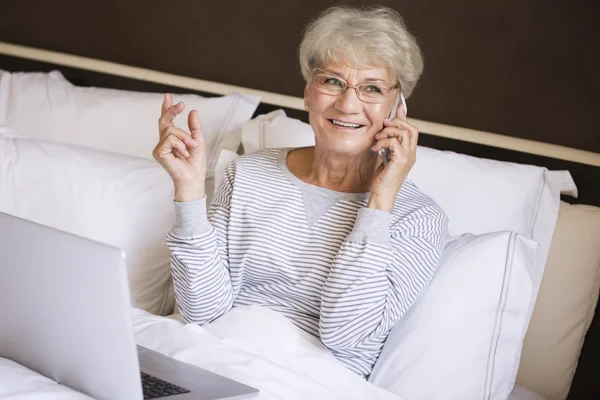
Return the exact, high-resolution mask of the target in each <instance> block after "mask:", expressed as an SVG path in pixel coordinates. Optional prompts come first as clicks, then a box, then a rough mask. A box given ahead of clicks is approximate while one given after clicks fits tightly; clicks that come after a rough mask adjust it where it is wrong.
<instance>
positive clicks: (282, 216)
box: [167, 149, 448, 376]
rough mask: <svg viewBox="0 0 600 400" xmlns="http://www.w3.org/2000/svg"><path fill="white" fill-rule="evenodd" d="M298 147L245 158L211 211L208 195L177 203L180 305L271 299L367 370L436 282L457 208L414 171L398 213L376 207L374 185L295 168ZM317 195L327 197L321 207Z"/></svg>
mask: <svg viewBox="0 0 600 400" xmlns="http://www.w3.org/2000/svg"><path fill="white" fill-rule="evenodd" d="M288 153H289V149H269V150H263V151H260V152H257V153H252V154H247V155H244V156H242V157H240V158H238V159H237V160H235V161H234V162H233V163H231V164H230V165H229V166H228V168H227V169H226V171H225V174H224V176H223V180H222V182H221V184H220V186H219V188H218V190H217V191H216V193H215V196H214V198H213V202H212V205H211V207H210V209H209V210H208V213H207V211H206V205H205V200H199V201H192V202H183V203H177V202H176V203H175V207H176V224H175V226H174V228H173V229H172V231H171V232H170V233H169V234H168V236H167V244H168V246H169V248H170V250H171V261H172V263H171V265H172V275H173V281H174V289H175V295H176V298H177V304H178V306H179V308H180V310H181V314H182V318H183V319H184V320H185V321H186V322H188V323H197V324H205V323H208V322H211V321H213V320H215V319H216V318H218V317H220V316H221V315H223V314H224V313H225V312H227V311H228V310H229V309H231V308H232V307H236V306H240V305H261V306H265V307H269V308H270V309H273V310H275V311H278V312H280V313H282V314H283V315H285V316H286V317H288V318H289V319H290V320H291V321H292V322H293V323H294V324H295V325H297V326H298V327H300V328H301V329H304V330H306V331H308V332H309V333H311V334H313V335H315V336H317V337H319V338H320V339H321V341H322V342H323V343H324V344H325V345H326V346H327V347H328V348H329V349H330V350H331V352H332V353H333V355H334V356H335V357H336V358H337V359H338V360H340V361H341V362H342V363H343V364H345V365H346V366H347V367H348V368H350V369H351V370H353V371H355V372H356V373H358V374H360V375H362V376H367V375H369V373H370V372H371V369H372V368H373V365H374V364H375V361H376V360H377V357H378V356H379V353H380V352H381V349H382V347H383V344H384V342H385V339H386V337H387V335H388V333H389V331H390V329H391V328H392V327H393V325H394V324H395V323H396V322H397V321H398V320H399V319H400V318H401V317H402V315H403V314H404V313H405V312H406V311H407V310H408V309H409V307H410V306H411V305H412V304H413V303H414V302H415V300H416V299H417V298H418V296H419V294H420V293H421V292H422V291H423V289H424V288H425V287H426V286H427V285H428V283H429V282H430V281H431V279H432V277H433V275H434V273H435V269H436V265H437V262H438V260H439V257H440V253H441V251H442V249H443V247H444V245H445V242H446V235H447V225H448V220H447V217H446V215H445V214H444V213H443V211H442V210H441V209H440V208H439V207H438V206H437V205H436V204H435V203H434V202H433V201H432V200H431V199H430V198H429V197H427V196H426V195H424V194H423V193H421V192H420V191H419V189H418V188H417V187H416V186H415V185H414V184H413V183H411V182H410V181H408V180H406V181H405V182H404V184H403V186H402V189H401V190H400V192H399V194H398V197H397V200H396V203H395V206H394V210H393V213H392V214H390V213H388V212H385V211H380V210H375V209H369V208H366V204H367V200H368V198H369V193H358V194H353V193H340V192H336V191H332V190H328V189H324V188H321V187H317V186H314V185H310V184H308V183H305V182H303V181H301V180H300V179H298V178H297V177H295V176H294V175H293V174H292V173H291V172H290V171H289V170H288V168H287V166H286V159H287V154H288ZM318 204H320V205H326V206H324V207H321V208H322V210H320V211H319V212H317V213H316V214H315V210H314V207H313V205H318Z"/></svg>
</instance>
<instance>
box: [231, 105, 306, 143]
mask: <svg viewBox="0 0 600 400" xmlns="http://www.w3.org/2000/svg"><path fill="white" fill-rule="evenodd" d="M242 145H243V147H244V152H245V153H252V152H254V151H257V150H260V149H269V148H280V147H291V148H295V147H306V146H314V145H315V134H314V133H313V130H312V128H311V127H310V125H309V124H306V123H304V122H302V121H300V120H298V119H294V118H288V117H287V116H286V115H285V111H283V110H275V111H272V112H270V113H269V114H264V115H259V116H258V117H256V118H254V119H252V120H251V121H248V122H246V123H245V124H244V126H243V128H242Z"/></svg>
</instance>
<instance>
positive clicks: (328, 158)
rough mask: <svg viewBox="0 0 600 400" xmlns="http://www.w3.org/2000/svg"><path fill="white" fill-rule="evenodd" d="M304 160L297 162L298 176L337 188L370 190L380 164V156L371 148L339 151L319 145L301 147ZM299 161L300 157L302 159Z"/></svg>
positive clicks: (346, 191)
mask: <svg viewBox="0 0 600 400" xmlns="http://www.w3.org/2000/svg"><path fill="white" fill-rule="evenodd" d="M300 151H303V154H299V156H301V157H299V159H302V161H301V162H298V163H296V165H297V168H296V172H297V173H296V176H298V178H300V179H302V180H303V181H305V182H307V183H310V184H313V185H316V186H319V187H323V188H326V189H330V190H335V191H337V192H345V193H364V192H368V191H370V188H371V181H372V179H373V177H374V176H375V171H376V168H377V156H376V154H373V153H371V152H369V151H367V152H361V154H354V155H352V154H350V155H349V154H340V153H335V152H331V151H330V150H321V149H320V148H319V147H309V148H306V149H302V150H300ZM299 161H300V160H299Z"/></svg>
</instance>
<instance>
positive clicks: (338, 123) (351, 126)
mask: <svg viewBox="0 0 600 400" xmlns="http://www.w3.org/2000/svg"><path fill="white" fill-rule="evenodd" d="M331 122H333V123H334V124H335V125H339V126H344V127H346V128H358V127H359V126H362V125H359V124H349V123H346V122H342V121H338V120H337V119H332V120H331Z"/></svg>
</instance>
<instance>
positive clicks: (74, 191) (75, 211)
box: [0, 128, 175, 314]
mask: <svg viewBox="0 0 600 400" xmlns="http://www.w3.org/2000/svg"><path fill="white" fill-rule="evenodd" d="M0 160H2V162H0V211H2V212H5V213H8V214H12V215H15V216H18V217H21V218H25V219H28V220H32V221H35V222H38V223H42V224H45V225H48V226H51V227H54V228H57V229H60V230H63V231H67V232H71V233H74V234H77V235H80V236H83V237H87V238H90V239H93V240H96V241H100V242H104V243H107V244H110V245H113V246H116V247H119V248H121V249H123V250H124V251H125V253H126V255H127V268H128V275H129V282H130V287H131V294H132V298H133V300H134V304H135V305H136V306H138V307H140V308H142V309H144V310H146V311H149V312H151V313H154V314H164V313H168V312H170V311H171V310H172V309H173V305H174V297H173V296H172V293H169V292H168V285H169V283H170V278H171V276H170V255H169V250H168V248H167V246H166V243H165V236H166V234H167V232H168V231H169V229H171V227H172V226H173V223H174V220H175V217H174V210H173V184H172V181H171V179H170V177H169V176H168V175H167V173H166V172H165V171H164V170H163V169H162V167H160V165H158V163H156V162H154V161H150V160H144V159H140V158H136V157H129V156H125V155H121V154H114V153H109V152H103V151H99V150H93V149H87V148H83V147H76V146H68V145H62V144H58V143H52V142H46V141H42V140H36V139H22V138H11V137H9V136H7V135H6V132H5V131H4V132H3V130H2V128H0ZM23 240H27V239H26V238H24V239H23ZM81 267H82V268H85V265H82V266H81ZM107 296H110V293H107ZM9 300H10V299H9Z"/></svg>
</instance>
